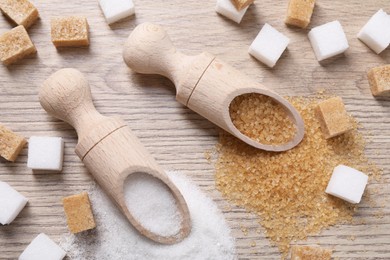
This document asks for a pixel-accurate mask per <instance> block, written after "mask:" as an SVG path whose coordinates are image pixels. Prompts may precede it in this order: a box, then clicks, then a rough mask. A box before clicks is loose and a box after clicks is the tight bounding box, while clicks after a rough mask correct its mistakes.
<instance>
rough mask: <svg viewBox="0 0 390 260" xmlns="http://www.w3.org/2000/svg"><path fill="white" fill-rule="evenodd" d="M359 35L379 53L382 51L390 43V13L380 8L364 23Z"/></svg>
mask: <svg viewBox="0 0 390 260" xmlns="http://www.w3.org/2000/svg"><path fill="white" fill-rule="evenodd" d="M357 37H358V38H359V40H361V41H362V42H364V43H365V44H366V45H367V46H368V47H370V48H371V49H372V50H373V51H375V52H376V53H377V54H379V53H381V52H382V51H383V50H385V49H386V48H387V47H388V46H389V44H390V15H388V14H387V13H386V12H384V11H383V10H382V9H380V10H379V11H378V12H376V13H375V14H374V15H373V16H372V17H371V18H370V20H369V21H368V22H367V23H366V25H364V27H363V28H362V29H361V30H360V32H359V34H358V35H357Z"/></svg>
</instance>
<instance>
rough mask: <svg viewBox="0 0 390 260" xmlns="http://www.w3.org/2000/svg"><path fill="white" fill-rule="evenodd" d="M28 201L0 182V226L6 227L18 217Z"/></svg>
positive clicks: (6, 184)
mask: <svg viewBox="0 0 390 260" xmlns="http://www.w3.org/2000/svg"><path fill="white" fill-rule="evenodd" d="M27 202H28V199H27V198H26V197H24V196H23V195H22V194H20V193H19V192H17V191H16V190H15V189H14V188H12V187H11V186H10V185H8V183H6V182H2V181H0V224H2V225H8V224H11V222H12V221H14V219H15V218H16V217H17V216H18V215H19V213H20V212H21V211H22V209H23V208H24V206H26V204H27Z"/></svg>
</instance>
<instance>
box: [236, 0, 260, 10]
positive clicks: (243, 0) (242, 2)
mask: <svg viewBox="0 0 390 260" xmlns="http://www.w3.org/2000/svg"><path fill="white" fill-rule="evenodd" d="M230 1H232V3H233V4H234V6H235V7H236V9H237V10H238V11H240V10H242V9H244V8H245V7H248V6H250V5H251V4H253V2H254V1H255V0H230Z"/></svg>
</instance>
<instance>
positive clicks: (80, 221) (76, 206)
mask: <svg viewBox="0 0 390 260" xmlns="http://www.w3.org/2000/svg"><path fill="white" fill-rule="evenodd" d="M62 203H63V204H64V210H65V215H66V221H67V223H68V227H69V230H70V232H72V233H73V234H75V233H79V232H82V231H85V230H89V229H93V228H95V227H96V224H95V219H94V218H93V215H92V209H91V203H90V201H89V197H88V193H86V192H83V193H81V194H76V195H72V196H69V197H65V198H63V199H62Z"/></svg>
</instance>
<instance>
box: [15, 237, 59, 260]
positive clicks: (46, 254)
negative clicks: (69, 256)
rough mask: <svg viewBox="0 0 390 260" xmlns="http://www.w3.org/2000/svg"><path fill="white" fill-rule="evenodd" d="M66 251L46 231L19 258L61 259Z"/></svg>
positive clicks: (29, 259)
mask: <svg viewBox="0 0 390 260" xmlns="http://www.w3.org/2000/svg"><path fill="white" fill-rule="evenodd" d="M65 255H66V252H65V251H64V250H63V249H62V248H61V247H59V246H58V245H57V244H56V243H54V242H53V240H51V239H50V238H49V237H48V236H47V235H45V234H44V233H41V234H39V235H38V236H37V237H36V238H34V240H33V241H32V242H31V243H30V244H29V245H28V246H27V248H26V249H25V250H24V251H23V253H22V254H21V255H20V256H19V259H18V260H61V259H63V258H64V257H65Z"/></svg>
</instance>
